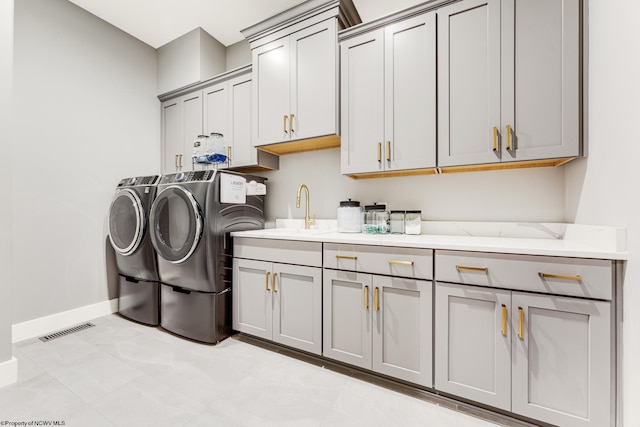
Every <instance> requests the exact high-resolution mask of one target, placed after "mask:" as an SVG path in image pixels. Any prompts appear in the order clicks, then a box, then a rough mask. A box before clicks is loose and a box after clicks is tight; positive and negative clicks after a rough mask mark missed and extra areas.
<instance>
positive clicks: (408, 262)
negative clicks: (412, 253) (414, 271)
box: [387, 259, 413, 266]
mask: <svg viewBox="0 0 640 427" xmlns="http://www.w3.org/2000/svg"><path fill="white" fill-rule="evenodd" d="M387 262H388V263H389V264H396V265H408V266H413V261H397V260H395V259H389V260H387Z"/></svg>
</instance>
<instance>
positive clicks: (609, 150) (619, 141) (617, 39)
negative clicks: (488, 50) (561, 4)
mask: <svg viewBox="0 0 640 427" xmlns="http://www.w3.org/2000/svg"><path fill="white" fill-rule="evenodd" d="M638 16H640V2H638V1H637V0H608V1H606V2H603V1H590V2H589V86H588V91H589V119H588V120H589V121H588V127H589V157H588V158H587V159H583V160H581V161H579V162H577V163H575V164H569V165H567V167H566V169H565V171H566V188H567V189H566V192H567V207H566V212H567V219H568V220H569V221H575V222H577V223H586V224H602V225H615V226H623V227H626V228H627V240H628V242H627V243H628V251H629V261H628V262H627V269H626V274H625V280H624V304H623V305H624V307H623V312H624V320H623V328H624V339H623V345H624V350H623V354H622V358H623V367H622V369H623V373H622V376H623V379H624V380H623V388H624V392H623V396H624V425H625V426H638V425H640V407H639V406H638V404H637V400H638V396H640V365H639V364H638V361H640V333H639V331H640V311H638V305H639V303H640V286H638V285H639V284H640V202H639V201H638V199H639V197H640V193H639V192H638V184H640V168H638V159H639V158H640V134H639V133H638V129H637V126H638V120H639V119H640V80H639V79H638V70H639V69H640V57H639V56H638V46H640V29H639V27H638V23H637V17H638Z"/></svg>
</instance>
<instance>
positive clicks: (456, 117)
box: [438, 0, 500, 166]
mask: <svg viewBox="0 0 640 427" xmlns="http://www.w3.org/2000/svg"><path fill="white" fill-rule="evenodd" d="M494 127H495V128H496V134H499V128H500V0H463V1H461V2H458V3H454V4H452V5H450V6H446V7H443V8H442V9H439V10H438V132H439V134H438V165H439V166H454V165H467V164H478V163H493V162H499V161H500V158H499V155H500V151H499V146H500V141H499V138H495V139H494ZM494 142H495V144H494ZM494 149H495V150H494Z"/></svg>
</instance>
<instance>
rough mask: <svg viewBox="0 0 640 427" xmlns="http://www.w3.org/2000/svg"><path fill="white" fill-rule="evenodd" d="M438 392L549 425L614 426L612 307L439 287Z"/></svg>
mask: <svg viewBox="0 0 640 427" xmlns="http://www.w3.org/2000/svg"><path fill="white" fill-rule="evenodd" d="M435 294H436V297H435V372H436V376H435V388H436V389H438V390H441V391H444V392H447V393H451V394H454V395H456V396H460V397H463V398H467V399H471V400H474V401H476V402H480V403H483V404H486V405H490V406H494V407H496V408H500V409H504V410H507V411H511V412H513V413H516V414H519V415H523V416H526V417H529V418H533V419H536V420H540V421H544V422H547V423H551V424H555V425H561V426H567V427H586V426H591V427H593V426H598V427H600V426H610V425H613V424H612V415H611V414H612V412H611V408H612V395H611V386H612V382H611V381H612V380H611V366H612V356H611V355H612V352H611V346H610V343H611V338H612V335H611V303H610V302H608V301H597V300H588V299H582V298H573V297H563V296H554V295H545V294H535V293H524V292H516V291H509V290H501V289H492V288H485V287H476V286H468V285H459V284H450V283H441V282H436V292H435Z"/></svg>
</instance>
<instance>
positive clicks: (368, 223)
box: [362, 203, 389, 234]
mask: <svg viewBox="0 0 640 427" xmlns="http://www.w3.org/2000/svg"><path fill="white" fill-rule="evenodd" d="M362 232H363V233H370V234H386V233H388V232H389V211H387V206H386V205H378V204H376V203H374V204H373V205H367V206H365V207H364V225H363V226H362Z"/></svg>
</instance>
